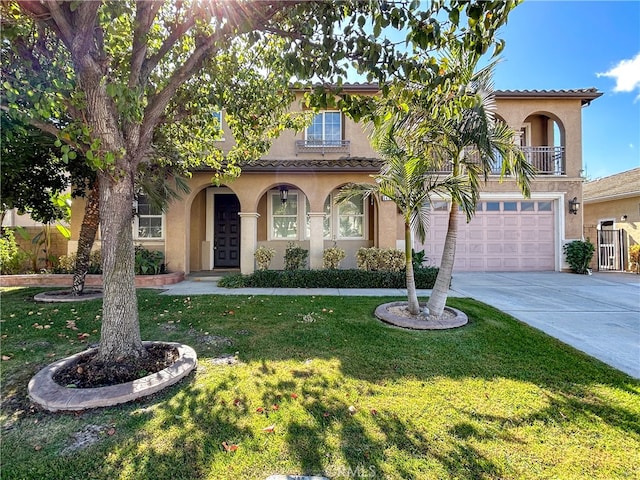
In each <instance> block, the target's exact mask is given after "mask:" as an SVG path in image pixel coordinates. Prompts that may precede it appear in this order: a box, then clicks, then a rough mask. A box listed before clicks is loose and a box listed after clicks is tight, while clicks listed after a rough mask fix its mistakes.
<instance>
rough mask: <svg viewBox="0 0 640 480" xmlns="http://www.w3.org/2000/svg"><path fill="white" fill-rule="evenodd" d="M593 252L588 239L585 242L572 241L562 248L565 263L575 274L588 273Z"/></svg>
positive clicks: (593, 248) (591, 244) (593, 249)
mask: <svg viewBox="0 0 640 480" xmlns="http://www.w3.org/2000/svg"><path fill="white" fill-rule="evenodd" d="M594 251H595V247H594V246H593V243H591V241H590V240H589V239H588V238H587V239H586V240H585V241H582V240H574V241H573V242H570V243H567V244H566V245H565V246H564V253H565V255H566V257H567V263H568V264H569V266H570V267H571V270H572V271H573V272H575V273H583V274H584V273H588V270H589V263H591V259H592V258H593V252H594Z"/></svg>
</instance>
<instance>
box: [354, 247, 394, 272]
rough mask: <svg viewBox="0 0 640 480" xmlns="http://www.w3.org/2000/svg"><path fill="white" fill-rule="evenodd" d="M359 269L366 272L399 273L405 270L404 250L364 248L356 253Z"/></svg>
mask: <svg viewBox="0 0 640 480" xmlns="http://www.w3.org/2000/svg"><path fill="white" fill-rule="evenodd" d="M356 261H357V265H358V269H360V270H366V271H370V272H371V271H386V272H399V271H400V270H402V269H404V268H405V257H404V252H403V251H402V250H396V249H395V248H378V247H369V248H365V247H362V248H360V249H358V251H357V252H356Z"/></svg>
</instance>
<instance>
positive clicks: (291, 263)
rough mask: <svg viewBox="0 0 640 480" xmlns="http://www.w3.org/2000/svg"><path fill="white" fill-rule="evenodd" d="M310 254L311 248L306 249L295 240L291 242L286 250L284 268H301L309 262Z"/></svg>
mask: <svg viewBox="0 0 640 480" xmlns="http://www.w3.org/2000/svg"><path fill="white" fill-rule="evenodd" d="M308 255H309V250H305V249H304V248H302V247H300V246H298V245H295V244H294V243H293V242H289V243H288V244H287V249H286V250H285V251H284V269H285V270H300V269H301V268H303V267H304V266H305V265H306V264H307V256H308Z"/></svg>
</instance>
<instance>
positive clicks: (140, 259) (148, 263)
mask: <svg viewBox="0 0 640 480" xmlns="http://www.w3.org/2000/svg"><path fill="white" fill-rule="evenodd" d="M135 254H136V258H135V260H136V266H135V270H136V275H158V274H160V273H164V253H162V252H160V251H158V250H148V249H146V248H144V247H143V246H142V245H136V247H135Z"/></svg>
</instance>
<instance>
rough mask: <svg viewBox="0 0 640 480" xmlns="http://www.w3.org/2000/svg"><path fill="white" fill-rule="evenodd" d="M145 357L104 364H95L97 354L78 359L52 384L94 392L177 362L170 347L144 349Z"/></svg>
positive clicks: (158, 346) (88, 354) (147, 347)
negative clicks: (91, 389) (94, 389)
mask: <svg viewBox="0 0 640 480" xmlns="http://www.w3.org/2000/svg"><path fill="white" fill-rule="evenodd" d="M145 350H146V352H147V355H146V356H143V357H140V358H137V359H134V360H131V361H129V362H119V363H117V364H111V363H109V364H107V363H104V362H100V361H97V360H96V358H95V357H96V355H97V351H94V352H89V353H87V354H85V355H82V356H81V357H79V359H78V361H76V362H73V363H71V364H69V365H68V366H66V367H64V368H61V369H60V370H59V371H58V372H56V373H55V375H54V376H53V380H54V381H55V382H56V383H57V384H58V385H62V386H64V387H70V388H74V387H75V388H96V387H107V386H110V385H119V384H122V383H127V382H131V381H133V380H137V379H139V378H142V377H146V376H147V375H151V374H153V373H156V372H159V371H160V370H164V369H165V368H167V367H169V366H171V365H172V364H173V363H174V362H175V361H176V360H177V359H178V356H179V355H178V350H177V349H176V348H175V347H173V346H170V345H163V344H154V345H149V346H146V347H145Z"/></svg>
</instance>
